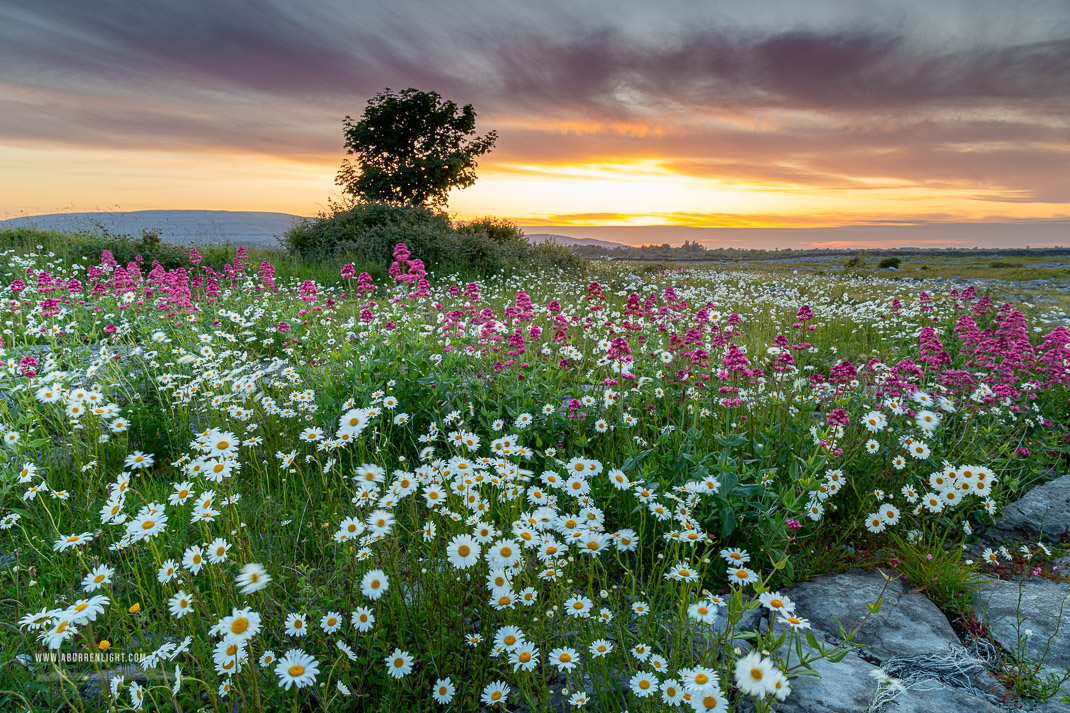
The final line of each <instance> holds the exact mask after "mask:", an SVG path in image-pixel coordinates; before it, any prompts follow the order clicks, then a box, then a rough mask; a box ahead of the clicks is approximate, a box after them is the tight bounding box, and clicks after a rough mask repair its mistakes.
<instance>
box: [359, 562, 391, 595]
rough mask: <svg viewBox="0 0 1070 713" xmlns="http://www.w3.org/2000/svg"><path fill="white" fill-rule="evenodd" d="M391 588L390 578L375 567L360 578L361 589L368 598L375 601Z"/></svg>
mask: <svg viewBox="0 0 1070 713" xmlns="http://www.w3.org/2000/svg"><path fill="white" fill-rule="evenodd" d="M389 588H390V580H389V579H388V578H387V576H386V573H385V572H383V570H381V569H373V570H371V571H370V572H368V573H367V574H365V575H364V577H363V578H362V579H361V580H360V591H361V593H363V594H364V596H366V597H367V598H368V599H371V600H372V601H375V600H376V599H379V597H381V596H383V594H385V593H386V590H387V589H389Z"/></svg>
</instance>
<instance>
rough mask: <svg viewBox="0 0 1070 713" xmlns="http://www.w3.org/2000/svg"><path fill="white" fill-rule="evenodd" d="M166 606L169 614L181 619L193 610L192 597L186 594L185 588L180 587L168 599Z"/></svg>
mask: <svg viewBox="0 0 1070 713" xmlns="http://www.w3.org/2000/svg"><path fill="white" fill-rule="evenodd" d="M167 608H168V609H170V610H171V616H173V617H175V618H176V619H181V618H182V617H184V616H186V615H187V614H189V613H190V612H191V611H193V597H191V596H190V595H189V594H187V593H186V590H184V589H180V590H178V591H177V592H175V595H174V596H173V597H171V599H170V600H168V602H167Z"/></svg>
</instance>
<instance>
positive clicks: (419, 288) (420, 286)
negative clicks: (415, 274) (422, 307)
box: [408, 278, 431, 299]
mask: <svg viewBox="0 0 1070 713" xmlns="http://www.w3.org/2000/svg"><path fill="white" fill-rule="evenodd" d="M430 287H431V283H429V282H428V281H427V280H425V279H424V278H420V280H419V281H418V282H417V283H416V289H415V290H414V291H413V292H410V293H409V295H408V296H409V299H416V298H418V297H430V296H431V293H430V292H429V291H428V290H429V289H430Z"/></svg>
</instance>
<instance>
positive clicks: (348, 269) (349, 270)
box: [341, 262, 357, 280]
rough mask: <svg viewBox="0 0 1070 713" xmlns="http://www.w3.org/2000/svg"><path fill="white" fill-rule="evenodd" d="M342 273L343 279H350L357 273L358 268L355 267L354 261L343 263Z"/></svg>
mask: <svg viewBox="0 0 1070 713" xmlns="http://www.w3.org/2000/svg"><path fill="white" fill-rule="evenodd" d="M341 274H342V279H343V280H349V279H351V278H353V277H354V276H355V275H356V274H357V269H356V268H355V267H353V263H351V262H347V263H346V264H345V265H342V273H341Z"/></svg>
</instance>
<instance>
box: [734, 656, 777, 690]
mask: <svg viewBox="0 0 1070 713" xmlns="http://www.w3.org/2000/svg"><path fill="white" fill-rule="evenodd" d="M773 678H774V676H773V662H772V660H771V659H767V658H762V655H761V654H759V653H757V652H751V653H749V654H747V655H746V656H744V657H742V658H740V659H739V660H738V661H737V662H736V668H735V679H736V685H737V686H738V687H739V689H740V690H741V691H743V692H744V693H746V694H748V695H751V696H754V697H755V698H764V697H765V695H766V694H767V693H772V692H773V687H772V682H773Z"/></svg>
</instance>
